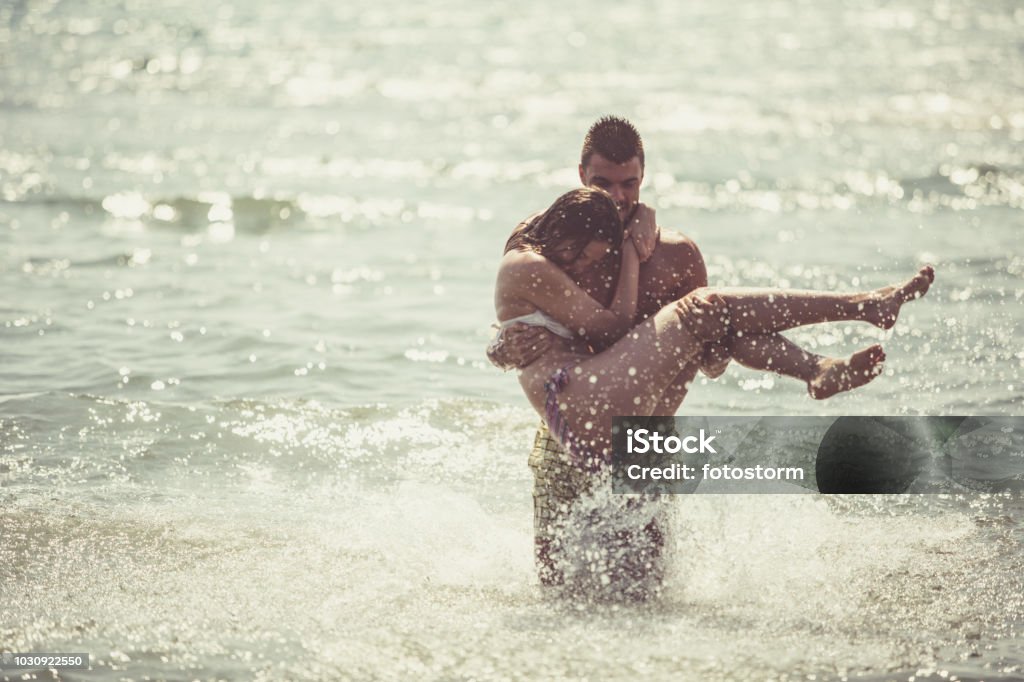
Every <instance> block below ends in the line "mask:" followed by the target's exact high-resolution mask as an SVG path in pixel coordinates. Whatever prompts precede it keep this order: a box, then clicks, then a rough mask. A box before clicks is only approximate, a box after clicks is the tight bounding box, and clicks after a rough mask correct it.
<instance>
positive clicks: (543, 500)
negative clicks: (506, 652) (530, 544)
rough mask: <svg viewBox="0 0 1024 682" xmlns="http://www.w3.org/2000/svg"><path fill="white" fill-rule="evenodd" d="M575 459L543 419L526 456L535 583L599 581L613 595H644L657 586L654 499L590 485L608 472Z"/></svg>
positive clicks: (660, 542) (582, 586)
mask: <svg viewBox="0 0 1024 682" xmlns="http://www.w3.org/2000/svg"><path fill="white" fill-rule="evenodd" d="M573 459H574V458H573V457H572V455H570V454H569V453H568V452H566V450H565V448H563V447H562V446H561V444H560V443H559V442H558V440H556V439H555V437H554V436H553V435H552V434H551V432H550V431H549V430H548V428H547V425H546V424H545V423H544V422H541V425H540V428H539V429H538V430H537V436H536V438H535V439H534V444H533V450H532V451H531V452H530V459H529V465H530V469H532V470H533V475H534V486H533V530H534V543H535V544H534V553H535V557H536V560H537V571H538V574H539V577H540V581H541V584H543V585H559V586H568V587H572V588H573V590H574V592H575V593H577V594H579V593H583V592H585V593H587V594H588V595H590V596H593V595H594V592H595V590H594V589H591V588H592V587H593V586H594V585H597V586H604V587H610V588H611V589H612V590H613V591H615V595H614V596H616V597H621V596H626V597H629V598H637V599H646V598H647V597H649V596H650V594H651V592H652V585H653V589H654V590H656V589H657V588H658V587H660V583H661V577H662V573H663V567H662V548H663V546H664V537H663V536H662V531H661V525H662V524H661V523H659V519H658V513H657V511H658V510H657V509H656V507H657V504H656V503H653V504H652V499H651V496H647V497H646V498H639V497H637V496H624V495H612V494H611V493H610V491H608V490H603V491H597V490H595V488H598V487H604V485H605V484H606V483H607V479H606V478H605V479H603V480H602V478H601V477H600V476H599V475H597V474H595V473H593V472H588V471H585V470H584V469H582V468H580V467H579V466H577V465H576V464H575V463H574V461H573ZM637 519H639V521H638V520H637ZM662 523H663V522H662ZM595 549H596V550H598V554H599V555H601V556H604V557H605V560H604V561H603V562H602V561H600V560H599V561H596V562H595V561H594V560H593V556H594V552H593V550H595ZM588 550H590V553H589V554H587V552H588ZM584 554H587V557H588V559H587V560H585V561H584V560H582V557H583V555H584ZM569 583H572V585H568V584H569Z"/></svg>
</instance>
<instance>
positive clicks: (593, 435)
mask: <svg viewBox="0 0 1024 682" xmlns="http://www.w3.org/2000/svg"><path fill="white" fill-rule="evenodd" d="M933 279H934V272H933V271H932V269H931V267H925V268H922V269H921V270H920V272H918V274H917V275H916V276H915V277H913V278H911V279H910V280H908V281H907V282H905V283H904V284H902V285H900V286H891V287H885V288H883V289H878V290H876V291H873V292H868V293H859V294H822V293H817V292H785V291H777V290H764V291H756V290H749V291H739V292H736V291H728V290H726V291H718V290H713V289H698V290H696V291H694V292H692V293H690V294H689V295H687V296H686V297H684V298H682V299H680V300H679V301H677V302H676V303H674V304H669V305H667V306H665V307H664V308H662V309H661V310H660V311H658V312H657V313H655V314H654V315H653V316H651V317H650V318H648V319H647V320H646V321H645V322H643V323H641V324H640V325H638V326H636V327H634V328H633V329H632V330H631V331H630V332H629V333H627V334H626V335H625V336H624V337H623V338H621V339H619V340H618V341H617V342H616V343H615V344H613V345H612V346H611V347H610V348H608V349H607V350H605V351H604V352H602V353H600V354H598V355H595V356H592V357H589V358H586V359H584V360H583V361H581V362H580V364H579V365H577V366H576V367H574V368H572V369H570V372H569V382H568V384H567V385H566V386H565V387H564V388H562V389H561V390H560V392H559V399H558V405H559V408H560V410H561V411H562V414H563V416H564V418H565V420H566V423H567V424H568V425H569V429H570V431H571V432H572V434H573V436H574V438H575V439H576V440H577V442H578V443H579V444H580V445H582V446H583V447H585V448H587V449H589V450H591V451H592V452H594V453H599V452H602V451H607V449H608V448H609V447H610V437H611V434H610V429H609V424H610V419H611V417H613V416H615V415H651V414H654V413H655V411H656V410H658V407H659V400H660V398H661V396H662V395H663V394H664V393H665V391H666V390H667V389H668V388H669V386H670V385H671V384H672V382H673V381H674V380H675V378H676V377H677V376H678V375H679V373H680V372H681V371H682V370H683V368H684V367H685V366H686V365H687V364H689V363H692V362H694V361H695V360H696V359H697V358H698V355H699V354H700V353H701V352H702V350H703V345H704V343H705V342H708V341H716V340H718V339H720V338H722V337H723V336H725V335H726V333H733V334H735V335H736V336H737V337H738V338H742V337H741V336H740V334H741V333H742V332H753V331H761V332H765V331H776V330H777V329H788V328H791V327H795V326H801V325H805V324H813V323H815V322H829V321H838V320H863V321H866V322H871V323H872V324H877V325H878V326H882V327H891V326H892V324H893V323H894V322H895V320H896V317H897V316H898V315H899V311H900V307H901V306H902V305H903V304H904V303H906V302H907V301H910V300H913V299H915V298H920V297H921V296H923V295H924V294H925V292H927V290H928V287H929V285H930V284H931V282H932V280H933ZM758 322H760V323H762V324H763V327H760V328H759V327H758V326H757V323H758ZM790 345H792V344H790ZM783 350H786V351H787V352H790V351H792V348H788V347H787V348H786V349H783ZM880 350H881V349H880V348H876V347H871V348H868V349H865V350H864V351H861V352H860V353H858V354H855V355H854V356H853V357H851V358H850V359H849V360H847V361H845V363H846V364H845V365H843V364H841V363H843V362H844V361H838V360H837V361H832V362H833V363H840V364H837V365H836V366H835V367H834V370H835V371H831V372H829V371H826V372H824V375H822V376H820V378H818V379H817V384H818V386H819V387H820V391H821V395H822V396H823V397H825V396H826V395H831V394H833V393H835V392H838V391H839V390H846V389H845V388H842V386H844V385H846V383H851V382H853V381H859V380H860V379H863V378H865V377H867V376H868V375H870V373H871V372H875V371H876V368H877V367H878V366H879V364H880V362H881V359H882V358H881V357H879V351H880ZM794 357H795V356H794ZM882 357H884V356H882ZM782 361H783V360H781V359H780V362H782ZM796 361H797V362H798V363H799V362H800V358H798V357H797V358H796ZM823 369H825V370H828V369H829V368H828V367H826V368H823ZM794 371H796V370H794ZM851 371H852V372H854V373H856V372H862V373H866V374H863V375H862V376H861V377H856V376H854V377H853V378H850V377H849V373H850V372H851ZM836 375H838V376H839V379H836ZM843 376H846V379H845V381H846V383H844V382H843V381H842V380H841V379H842V377H843ZM809 383H815V379H811V380H810V381H809ZM864 383H866V381H865V382H864ZM837 386H838V387H837ZM812 388H813V387H812Z"/></svg>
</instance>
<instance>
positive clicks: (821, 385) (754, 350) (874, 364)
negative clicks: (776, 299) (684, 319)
mask: <svg viewBox="0 0 1024 682" xmlns="http://www.w3.org/2000/svg"><path fill="white" fill-rule="evenodd" d="M723 341H724V342H725V344H726V345H727V346H728V348H729V353H730V355H731V357H732V359H733V360H735V361H736V362H738V363H740V364H741V365H743V366H744V367H749V368H750V369H758V370H763V371H766V372H775V373H776V374H781V375H782V376H787V377H793V378H794V379H799V380H800V381H803V382H805V383H806V384H807V392H808V393H809V394H810V395H811V397H812V398H815V399H817V400H823V399H825V398H830V397H832V396H834V395H835V394H836V393H841V392H843V391H849V390H852V389H854V388H857V387H859V386H863V385H864V384H866V383H868V382H869V381H871V380H872V379H874V378H875V377H876V376H878V375H879V374H880V373H881V372H882V363H883V362H884V361H885V351H883V350H882V347H881V346H879V345H877V344H875V345H873V346H869V347H867V348H865V349H863V350H860V351H857V352H856V353H854V354H853V355H851V356H850V357H848V358H829V357H825V356H823V355H817V354H815V353H809V352H808V351H805V350H804V349H803V348H801V347H800V346H798V345H796V344H795V343H793V342H792V341H790V340H789V339H787V338H786V337H784V336H782V335H781V334H757V335H754V334H744V335H743V336H739V337H727V338H726V339H724V340H723Z"/></svg>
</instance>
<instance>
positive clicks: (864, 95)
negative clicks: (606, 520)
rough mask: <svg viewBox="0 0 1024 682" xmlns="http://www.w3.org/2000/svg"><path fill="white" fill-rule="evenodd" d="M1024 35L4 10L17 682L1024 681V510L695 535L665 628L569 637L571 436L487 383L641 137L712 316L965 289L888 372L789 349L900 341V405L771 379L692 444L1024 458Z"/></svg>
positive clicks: (748, 522) (46, 5)
mask: <svg viewBox="0 0 1024 682" xmlns="http://www.w3.org/2000/svg"><path fill="white" fill-rule="evenodd" d="M1022 35H1024V9H1022V8H1021V7H1020V6H1019V4H1018V3H1015V2H1009V1H995V2H987V3H976V2H968V1H967V0H941V1H937V2H921V1H913V0H908V1H906V2H900V3H888V2H866V3H842V2H837V1H835V0H828V1H827V2H813V3H812V2H786V3H783V2H778V3H765V2H759V1H753V0H744V1H741V2H733V3H684V4H679V3H670V2H660V1H659V2H649V3H641V4H638V5H633V6H631V5H623V4H622V3H611V2H594V3H589V4H588V5H587V6H585V7H582V6H581V7H578V8H573V9H570V8H569V6H566V7H560V6H556V5H552V4H551V3H540V2H525V3H518V4H516V5H515V6H512V5H489V4H487V3H468V2H461V3H460V2H451V1H449V2H443V1H437V2H428V3H424V4H422V5H410V4H408V3H396V2H387V1H385V2H383V3H381V2H374V3H370V2H363V1H361V0H356V1H355V2H346V3H337V2H325V1H320V0H316V1H310V2H301V3H296V2H249V3H241V2H239V3H234V4H228V3H202V2H196V1H193V0H186V1H180V2H178V1H165V2H148V1H141V0H122V1H119V2H96V1H91V0H82V1H80V2H59V1H57V0H37V1H22V2H12V3H6V4H4V5H3V6H0V45H2V50H0V54H2V56H0V193H2V203H0V340H2V345H0V650H3V651H21V652H27V651H51V652H75V651H81V652H88V653H90V654H91V656H92V662H93V670H92V671H89V672H62V673H60V679H68V680H121V679H173V680H191V679H265V680H279V679H296V680H319V679H410V678H420V679H536V678H544V679H595V678H602V679H635V678H636V677H638V676H643V677H648V678H651V679H662V678H672V679H701V680H715V679H721V680H737V679H752V680H761V679H769V678H774V679H829V678H835V677H842V676H848V677H851V678H862V679H868V680H890V679H893V680H909V679H911V677H913V679H916V680H927V679H931V680H938V679H953V677H956V678H958V679H961V680H967V679H985V680H1010V679H1021V677H1022V676H1024V667H1022V666H1024V655H1022V653H1021V652H1022V650H1024V639H1022V635H1021V631H1022V618H1024V597H1022V594H1024V578H1022V576H1024V570H1022V569H1024V558H1022V551H1021V550H1022V541H1024V525H1022V524H1024V506H1022V503H1021V501H1020V499H1019V497H1015V496H1006V495H999V494H980V493H974V492H965V491H962V490H958V489H956V488H955V487H952V488H951V487H941V486H940V487H939V488H937V489H936V490H937V491H939V492H941V493H942V494H933V495H922V496H896V497H868V496H865V497H848V498H847V497H827V498H826V497H820V496H815V495H802V496H735V495H727V496H698V497H679V498H675V499H674V500H673V501H672V507H673V508H672V517H673V518H672V520H673V524H672V528H671V533H670V536H669V539H668V543H669V549H670V554H671V563H670V567H669V575H668V578H667V584H666V589H665V591H664V592H665V593H664V595H663V598H662V599H660V600H658V601H657V602H656V603H652V604H647V605H644V606H624V605H597V604H585V603H574V602H571V601H570V602H566V601H558V600H551V599H549V598H547V597H545V596H544V594H543V593H542V592H541V591H540V588H539V586H538V585H537V581H536V577H535V572H534V567H533V564H532V554H531V553H532V542H533V538H532V524H531V498H530V495H531V483H532V481H531V476H530V473H529V470H528V469H527V467H526V456H527V453H528V451H529V447H530V443H531V441H532V437H533V430H534V427H535V425H536V424H537V422H538V417H537V415H536V414H535V413H533V412H532V410H531V409H530V408H529V406H528V404H527V402H526V400H525V398H524V397H523V396H522V394H521V392H520V389H519V386H518V384H517V382H516V381H515V379H514V377H513V376H511V375H503V374H502V373H501V372H500V371H498V370H496V369H494V368H492V367H491V366H490V365H489V364H487V362H486V360H485V358H484V354H483V349H484V346H485V344H486V343H487V340H488V338H489V336H490V333H491V330H490V325H491V322H492V321H493V317H494V313H493V306H492V293H493V283H494V276H495V272H496V267H497V262H498V259H499V257H500V254H501V250H502V246H503V244H504V241H505V239H506V237H507V235H508V233H509V230H510V229H511V228H512V227H513V226H514V225H515V223H516V222H517V221H518V220H520V219H521V218H522V217H524V216H525V215H527V214H529V213H531V212H533V211H536V210H539V209H541V208H543V207H544V206H546V205H547V204H548V203H550V201H552V200H553V199H554V197H555V196H557V195H558V194H560V193H562V192H564V191H566V190H568V189H571V188H572V187H574V186H577V185H578V178H577V172H576V164H577V162H578V154H579V147H580V143H581V140H582V137H583V134H584V132H585V131H586V129H587V127H588V126H589V125H590V124H591V123H592V122H593V121H594V120H595V119H596V118H597V117H598V116H600V115H603V114H606V113H617V114H620V115H624V116H626V117H628V118H630V119H632V120H633V121H634V122H635V123H636V124H637V126H638V128H639V129H640V131H641V133H642V134H643V136H644V140H645V143H646V149H647V163H646V175H645V181H644V186H643V190H642V192H643V194H642V198H643V200H644V201H646V202H647V203H649V204H650V205H652V206H654V207H655V208H656V209H657V216H658V221H659V223H660V224H661V225H662V226H663V227H664V228H665V229H675V230H679V231H682V232H684V233H685V234H687V235H688V236H690V237H691V238H693V239H694V240H695V241H696V242H697V244H698V245H699V246H700V248H701V250H702V252H703V254H704V258H705V259H706V261H707V264H708V272H709V278H710V280H711V283H712V284H716V285H742V286H777V287H799V288H813V289H826V290H837V291H854V290H860V289H865V288H875V287H879V286H883V285H886V284H889V283H892V282H895V281H898V280H900V279H903V278H906V277H908V276H910V275H911V274H912V273H913V272H914V271H915V270H916V269H917V268H918V267H919V266H920V264H922V263H925V262H929V263H932V264H933V265H934V266H935V268H936V271H937V273H938V279H937V280H936V283H935V285H934V286H933V288H932V290H931V292H929V294H928V296H927V297H926V298H925V299H924V300H922V301H920V302H914V303H912V304H911V305H909V306H907V308H906V309H905V310H904V312H903V314H902V315H901V317H900V321H899V324H898V325H897V326H896V328H895V329H894V330H892V331H888V332H885V331H881V330H878V329H875V328H873V327H870V326H867V325H863V324H854V323H843V324H834V325H825V326H819V327H813V328H807V329H803V330H798V331H796V332H794V333H793V334H792V335H791V338H793V339H794V340H795V341H797V342H799V343H801V344H803V345H805V346H806V347H808V348H810V349H812V350H814V351H816V352H819V353H822V354H829V355H843V354H848V353H850V352H852V351H853V350H855V349H857V348H861V347H864V346H866V345H870V344H872V343H876V342H877V343H882V344H883V345H884V347H885V349H886V353H887V356H888V357H887V362H886V369H885V372H884V373H883V375H882V376H880V377H879V378H878V379H877V380H875V381H874V382H873V383H872V384H870V385H869V386H867V387H865V388H863V389H860V390H858V391H855V392H853V393H851V394H848V395H843V396H839V397H837V398H835V399H832V400H829V401H826V402H815V401H812V400H810V399H809V398H808V397H807V395H806V391H805V388H804V387H803V386H801V385H800V384H798V383H796V382H793V381H790V380H785V379H780V378H777V377H774V376H772V375H767V374H762V373H757V372H753V371H750V370H745V369H742V368H738V367H733V368H731V369H730V370H729V371H728V372H727V373H726V374H725V375H724V376H723V377H722V378H720V379H718V380H716V381H710V380H707V379H704V378H699V379H698V380H697V381H696V382H695V383H694V385H693V387H692V390H691V394H690V396H689V397H688V398H687V400H686V403H685V404H684V405H683V407H682V412H683V413H686V414H696V415H767V414H782V415H814V414H834V415H841V414H869V415H916V414H932V415H966V414H982V415H1020V414H1021V412H1022V396H1024V376H1022V362H1024V353H1022V351H1021V348H1022V346H1024V344H1022V343H1021V340H1022V334H1021V331H1020V322H1021V320H1022V317H1024V316H1022V307H1021V298H1022V296H1024V282H1022V278H1024V255H1022V254H1021V253H1020V250H1019V248H1018V247H1019V244H1020V238H1019V235H1020V230H1021V228H1022V227H1024V218H1022V216H1024V213H1022V211H1021V209H1022V203H1024V158H1022V156H1024V153H1022V150H1024V144H1022V142H1024V95H1022V93H1024V87H1022V86H1024V80H1022V78H1024V68H1022V67H1024V63H1022V61H1024V60H1022V54H1024V52H1022V51H1021V45H1022V43H1021V36H1022ZM5 674H7V675H11V676H13V675H15V674H16V673H12V672H9V671H8V672H7V673H5ZM18 674H20V673H18ZM47 676H48V673H41V674H40V676H39V678H40V679H43V678H46V677H47Z"/></svg>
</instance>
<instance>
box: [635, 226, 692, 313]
mask: <svg viewBox="0 0 1024 682" xmlns="http://www.w3.org/2000/svg"><path fill="white" fill-rule="evenodd" d="M640 277H641V289H642V290H644V289H646V290H647V292H648V296H649V297H650V298H651V299H653V301H654V303H652V304H651V305H655V304H658V303H660V304H664V303H665V302H666V301H668V300H670V299H673V298H678V297H680V296H684V295H686V294H687V293H689V292H690V291H693V290H694V289H696V288H698V287H702V286H707V281H708V273H707V269H706V268H705V266H704V257H703V255H701V252H700V249H699V248H698V247H697V244H696V242H694V241H693V240H692V239H690V238H689V237H687V236H686V235H684V234H682V233H681V232H676V231H674V230H666V229H664V228H663V229H662V230H661V235H660V237H659V239H658V246H657V247H656V248H655V249H654V253H653V254H651V257H650V259H649V260H648V261H647V262H646V263H644V264H643V265H642V266H641V269H640Z"/></svg>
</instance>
